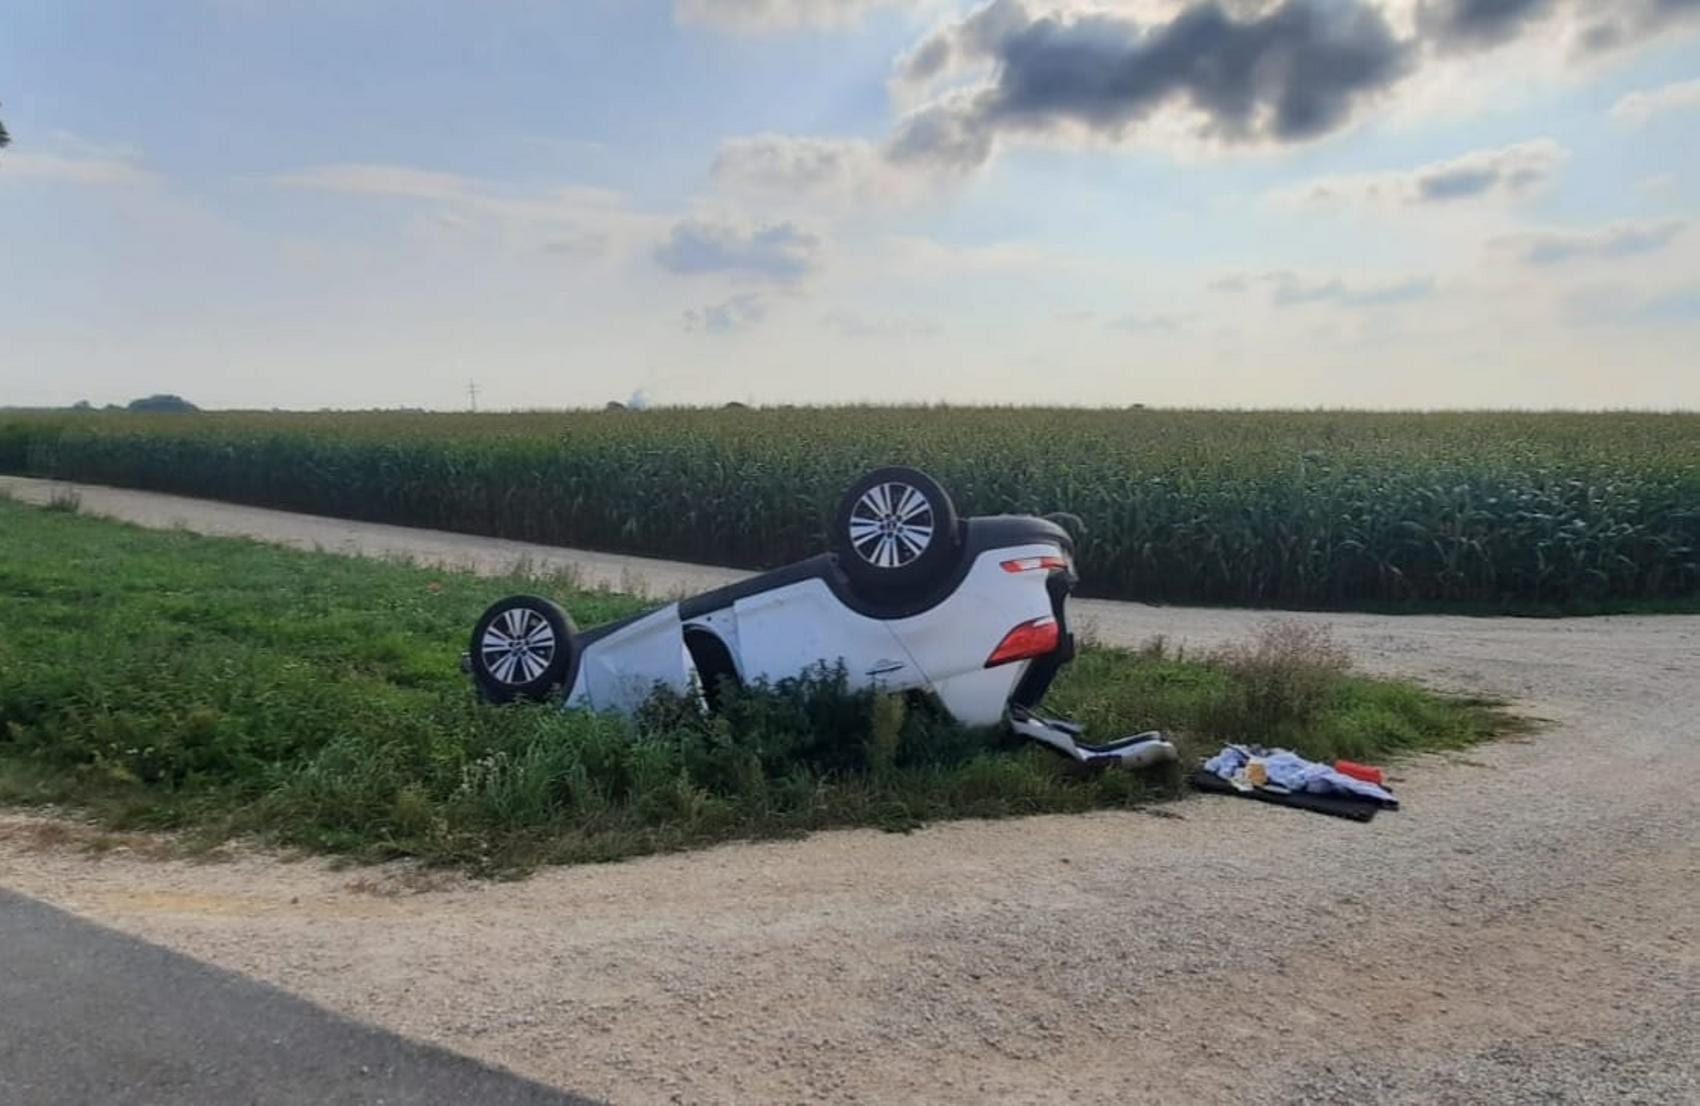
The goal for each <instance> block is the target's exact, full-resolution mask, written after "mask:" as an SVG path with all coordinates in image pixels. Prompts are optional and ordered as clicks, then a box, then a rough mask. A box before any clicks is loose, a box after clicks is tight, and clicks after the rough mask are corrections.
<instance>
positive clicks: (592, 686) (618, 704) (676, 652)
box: [567, 603, 696, 712]
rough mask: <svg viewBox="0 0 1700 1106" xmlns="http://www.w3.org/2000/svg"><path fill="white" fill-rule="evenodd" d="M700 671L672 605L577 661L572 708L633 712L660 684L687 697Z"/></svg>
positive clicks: (625, 628) (604, 640)
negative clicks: (694, 663)
mask: <svg viewBox="0 0 1700 1106" xmlns="http://www.w3.org/2000/svg"><path fill="white" fill-rule="evenodd" d="M695 672H696V668H695V666H694V665H693V664H692V663H691V658H690V652H689V651H688V650H687V649H686V648H685V637H684V631H683V628H682V627H681V626H680V623H679V606H678V604H677V603H672V604H669V605H667V606H665V607H662V608H661V609H660V610H658V611H655V612H653V613H651V614H648V615H646V616H644V617H643V618H640V619H638V620H637V621H635V622H632V623H630V624H629V625H626V626H622V627H621V628H620V629H619V630H617V631H615V632H614V633H612V634H609V635H608V636H606V637H603V638H599V639H597V640H596V641H594V642H592V643H591V644H590V645H589V646H588V647H587V648H586V649H585V651H584V653H583V655H582V656H580V657H579V660H578V675H577V676H576V677H575V678H574V680H573V686H572V689H571V691H570V692H569V693H568V695H567V705H568V706H569V707H588V708H590V709H592V710H615V711H627V712H629V711H633V710H636V709H637V708H638V707H639V706H641V705H642V704H643V702H644V700H646V699H648V698H649V697H650V695H651V694H653V693H654V691H655V687H656V685H657V684H661V685H663V686H665V687H667V688H668V689H670V690H672V691H677V692H681V693H682V692H685V691H688V690H689V689H690V687H691V686H692V681H693V679H694V677H695Z"/></svg>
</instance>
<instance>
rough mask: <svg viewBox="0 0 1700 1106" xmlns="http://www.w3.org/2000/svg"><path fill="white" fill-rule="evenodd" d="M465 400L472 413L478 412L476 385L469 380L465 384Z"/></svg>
mask: <svg viewBox="0 0 1700 1106" xmlns="http://www.w3.org/2000/svg"><path fill="white" fill-rule="evenodd" d="M466 399H467V402H468V403H470V404H472V409H473V411H475V412H476V411H477V410H478V385H477V383H476V382H474V381H471V380H468V381H467V382H466Z"/></svg>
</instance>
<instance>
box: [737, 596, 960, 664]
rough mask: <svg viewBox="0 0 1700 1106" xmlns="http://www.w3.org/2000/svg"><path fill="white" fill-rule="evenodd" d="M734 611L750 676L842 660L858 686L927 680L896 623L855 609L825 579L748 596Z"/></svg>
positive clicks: (740, 653)
mask: <svg viewBox="0 0 1700 1106" xmlns="http://www.w3.org/2000/svg"><path fill="white" fill-rule="evenodd" d="M733 611H734V613H735V615H736V617H737V624H738V632H737V640H736V656H737V658H738V664H739V667H740V669H741V670H742V672H743V674H744V678H745V679H746V680H749V681H755V680H762V679H766V680H769V681H778V680H783V679H786V678H788V677H791V676H795V675H797V674H798V673H800V672H802V671H803V670H804V669H806V668H808V667H809V666H810V665H812V664H816V663H820V662H825V663H826V664H829V665H830V664H834V663H836V662H837V661H839V660H842V661H843V662H844V668H845V671H846V672H847V674H848V675H849V679H850V684H851V686H852V687H866V686H869V685H872V684H878V685H879V686H881V687H887V688H890V689H892V690H894V691H895V690H903V689H906V688H912V687H922V686H924V685H925V684H926V682H927V681H926V676H925V674H924V673H923V672H922V671H921V669H920V666H918V665H917V664H916V663H915V659H914V658H913V657H911V656H910V655H909V653H908V652H907V651H906V650H905V649H904V648H903V645H902V643H901V642H899V641H898V639H897V638H896V637H895V636H894V635H893V634H892V632H891V629H890V626H891V623H888V622H883V621H881V620H879V619H877V618H868V617H866V616H865V615H860V614H857V613H856V612H855V611H852V610H850V609H849V608H848V607H846V606H845V605H844V604H843V603H841V602H839V600H838V597H837V596H835V595H833V594H832V589H831V588H829V587H827V585H826V584H825V582H824V581H821V580H819V579H809V580H802V581H799V582H798V583H795V584H788V585H786V586H784V587H780V588H775V589H774V590H772V591H765V592H761V593H759V594H756V595H749V596H745V597H743V598H741V599H738V600H737V601H736V602H735V603H734V604H733ZM728 644H732V643H730V642H729V643H728Z"/></svg>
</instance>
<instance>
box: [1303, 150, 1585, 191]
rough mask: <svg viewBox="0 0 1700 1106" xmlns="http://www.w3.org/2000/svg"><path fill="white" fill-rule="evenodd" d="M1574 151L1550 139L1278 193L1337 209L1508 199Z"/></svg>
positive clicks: (1537, 182)
mask: <svg viewBox="0 0 1700 1106" xmlns="http://www.w3.org/2000/svg"><path fill="white" fill-rule="evenodd" d="M1569 157H1570V151H1568V150H1566V149H1565V148H1564V147H1563V146H1560V145H1559V144H1558V143H1557V142H1554V141H1553V140H1552V139H1550V138H1538V139H1535V140H1533V141H1531V142H1519V143H1517V144H1515V145H1512V146H1505V147H1502V148H1500V149H1496V150H1473V151H1471V152H1470V153H1467V154H1464V155H1462V156H1460V157H1455V158H1452V159H1450V160H1447V161H1437V162H1433V163H1431V164H1428V165H1420V166H1417V167H1416V168H1414V169H1404V170H1397V171H1392V172H1385V173H1358V174H1352V175H1349V176H1337V177H1322V178H1320V179H1318V180H1314V181H1311V182H1310V183H1309V184H1306V185H1303V186H1301V187H1299V188H1296V189H1290V190H1286V191H1283V192H1278V193H1276V194H1275V196H1274V197H1273V198H1274V199H1275V200H1277V202H1284V203H1295V204H1302V205H1306V206H1316V207H1323V206H1327V207H1333V206H1338V205H1341V204H1367V205H1381V206H1394V207H1409V206H1415V205H1422V204H1444V203H1450V202H1454V201H1458V200H1466V199H1490V198H1491V199H1506V198H1515V197H1518V196H1522V195H1525V194H1527V193H1528V192H1530V191H1532V190H1534V189H1535V188H1537V187H1539V186H1540V185H1542V184H1544V183H1545V182H1546V181H1547V180H1548V179H1549V178H1550V177H1551V176H1552V175H1553V174H1554V173H1555V172H1557V170H1558V169H1559V167H1560V166H1562V165H1563V164H1564V163H1565V162H1566V161H1567V160H1569Z"/></svg>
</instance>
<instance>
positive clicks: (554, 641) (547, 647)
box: [471, 595, 574, 703]
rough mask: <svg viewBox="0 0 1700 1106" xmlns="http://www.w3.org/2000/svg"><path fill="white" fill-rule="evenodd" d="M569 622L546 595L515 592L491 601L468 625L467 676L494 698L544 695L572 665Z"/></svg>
mask: <svg viewBox="0 0 1700 1106" xmlns="http://www.w3.org/2000/svg"><path fill="white" fill-rule="evenodd" d="M573 634H574V627H573V621H572V619H571V618H568V617H567V612H566V611H563V610H562V609H561V608H560V607H558V606H556V605H555V604H554V603H551V602H550V601H549V600H547V599H540V598H538V597H537V596H534V595H515V596H510V597H509V598H507V599H503V600H501V601H500V602H497V603H493V604H491V606H490V608H489V609H488V610H486V611H485V612H484V616H483V617H482V618H480V619H479V620H478V625H477V626H476V627H474V629H473V631H472V650H471V654H472V678H473V681H474V682H476V683H477V685H478V690H479V693H480V694H482V695H483V696H484V698H485V699H487V700H489V701H490V702H493V703H512V702H516V701H521V700H525V701H536V700H540V699H547V698H549V697H550V696H552V695H554V694H555V693H556V692H558V691H559V690H560V689H561V685H562V684H563V683H565V682H566V679H567V673H568V672H569V671H570V670H571V668H572V661H573Z"/></svg>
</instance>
